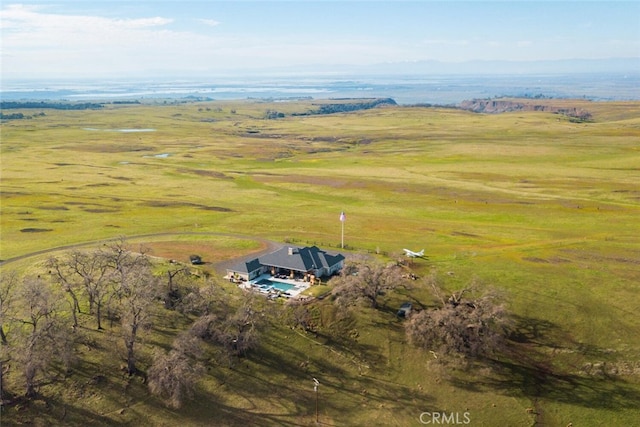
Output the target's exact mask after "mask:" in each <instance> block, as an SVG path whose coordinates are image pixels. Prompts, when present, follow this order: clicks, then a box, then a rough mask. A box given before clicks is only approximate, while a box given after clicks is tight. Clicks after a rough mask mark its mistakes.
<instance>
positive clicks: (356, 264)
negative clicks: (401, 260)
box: [333, 259, 405, 308]
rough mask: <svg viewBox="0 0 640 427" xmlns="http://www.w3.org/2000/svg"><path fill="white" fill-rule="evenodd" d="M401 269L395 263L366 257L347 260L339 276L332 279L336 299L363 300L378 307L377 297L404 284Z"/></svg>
mask: <svg viewBox="0 0 640 427" xmlns="http://www.w3.org/2000/svg"><path fill="white" fill-rule="evenodd" d="M402 273H403V270H402V268H401V267H399V266H398V265H397V264H388V265H384V264H380V263H377V262H375V261H369V260H366V259H354V260H350V261H347V263H345V266H344V268H343V269H342V271H341V273H340V276H338V277H337V278H336V279H333V280H334V281H335V282H334V283H335V288H334V290H333V293H334V295H336V300H337V301H338V302H341V303H345V304H353V303H355V302H359V301H364V302H365V303H366V304H367V305H369V306H370V307H372V308H378V298H379V297H380V296H381V295H383V294H384V293H386V292H388V291H390V290H392V289H395V288H397V287H399V286H403V285H405V279H404V278H403V277H402V276H403V274H402Z"/></svg>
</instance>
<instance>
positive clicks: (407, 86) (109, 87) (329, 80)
mask: <svg viewBox="0 0 640 427" xmlns="http://www.w3.org/2000/svg"><path fill="white" fill-rule="evenodd" d="M501 96H509V97H522V96H526V97H549V98H586V99H591V100H595V101H605V100H640V72H639V73H637V74H603V73H601V74H573V75H558V74H556V75H482V76H477V77H474V76H462V75H453V76H445V75H442V76H426V77H425V76H418V75H412V76H376V77H371V76H368V77H357V76H343V77H336V76H332V77H326V76H321V77H308V76H307V77H301V78H297V77H294V76H291V77H286V78H285V77H279V78H261V79H258V78H255V77H251V78H246V79H239V78H238V79H229V78H226V79H216V78H211V79H210V80H205V79H200V80H173V81H168V80H167V81H109V82H106V81H97V80H96V81H89V80H87V81H82V82H77V81H76V82H63V81H50V82H47V81H22V82H21V81H13V82H2V87H1V90H0V97H1V99H2V100H4V101H16V100H29V101H33V100H76V101H107V102H113V101H132V100H153V99H155V100H158V99H184V98H187V99H188V98H200V99H212V100H233V99H248V98H257V99H271V100H289V99H295V98H303V97H304V98H314V99H328V98H372V97H375V98H393V99H394V100H395V101H396V102H398V103H399V104H405V105H406V104H440V105H455V104H457V103H460V102H462V101H464V100H468V99H476V98H494V97H501Z"/></svg>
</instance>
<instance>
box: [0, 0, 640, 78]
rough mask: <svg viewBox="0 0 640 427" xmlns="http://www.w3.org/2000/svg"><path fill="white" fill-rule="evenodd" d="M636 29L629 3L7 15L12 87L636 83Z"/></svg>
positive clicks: (65, 8)
mask: <svg viewBox="0 0 640 427" xmlns="http://www.w3.org/2000/svg"><path fill="white" fill-rule="evenodd" d="M638 16H640V3H638V2H623V1H606V2H602V1H581V2H578V1H564V2H558V1H543V2H530V1H513V2H504V1H498V2H488V1H446V2H442V1H429V0H426V1H420V2H416V1H402V0H400V1H398V0H396V1H359V0H352V1H333V0H323V1H307V0H301V1H269V0H266V1H216V0H213V1H190V0H186V1H179V2H178V1H162V0H148V1H144V2H135V1H131V0H113V1H106V0H98V1H94V2H79V1H73V0H31V1H29V0H27V1H25V2H24V3H13V2H10V3H8V2H5V3H4V4H3V5H2V7H1V9H0V22H1V29H2V51H1V57H2V58H1V59H2V80H3V82H6V81H15V80H22V81H24V80H43V79H48V80H59V79H69V80H72V79H79V80H86V79H103V80H107V79H112V80H127V79H145V78H154V79H175V78H184V79H190V78H202V77H203V76H241V75H243V76H260V75H265V76H269V75H275V74H280V75H284V74H287V73H289V74H291V75H293V74H297V75H301V74H304V75H308V74H314V73H315V74H325V75H336V74H353V75H360V74H367V73H376V72H377V73H380V74H394V73H395V74H418V73H427V74H434V73H463V74H464V73H474V72H475V73H480V74H486V73H493V74H499V73H511V72H513V73H523V72H524V73H527V72H529V73H531V72H542V73H544V72H560V73H563V72H591V71H598V69H596V70H593V69H592V65H593V64H596V63H598V64H604V63H607V62H609V63H613V62H616V61H617V62H618V66H619V65H620V64H624V63H626V64H627V65H624V67H623V68H625V69H626V70H627V71H631V72H632V71H634V70H635V71H639V70H640V66H638V60H639V59H640V30H639V29H638V19H637V17H638ZM594 61H595V62H594ZM612 61H613V62H612ZM570 63H573V64H574V66H572V67H568V68H567V67H566V65H567V64H570ZM505 64H506V65H507V69H506V70H505V69H504V68H505ZM514 64H516V65H518V67H519V69H517V68H518V67H515V68H514V67H511V66H510V65H514ZM539 64H546V65H549V66H550V65H553V64H555V66H556V69H555V71H554V69H553V67H546V68H545V67H543V68H542V69H537V68H536V67H537V66H538V65H539ZM580 64H581V65H580ZM470 65H472V67H471V69H468V70H465V69H464V68H465V67H467V66H470ZM529 67H531V68H533V69H531V70H530V69H528V68H529ZM434 68H435V71H434V70H433V69H434ZM613 68H615V67H613ZM618 68H620V67H618ZM600 71H607V72H611V71H615V69H608V70H600Z"/></svg>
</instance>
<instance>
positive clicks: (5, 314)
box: [0, 271, 18, 345]
mask: <svg viewBox="0 0 640 427" xmlns="http://www.w3.org/2000/svg"><path fill="white" fill-rule="evenodd" d="M17 283H18V274H17V273H16V272H15V271H9V272H6V273H4V274H2V275H0V339H1V340H2V344H4V345H6V344H7V335H6V332H5V330H4V324H5V322H6V321H7V320H8V318H9V317H10V313H11V310H12V308H13V302H14V299H15V290H16V285H17Z"/></svg>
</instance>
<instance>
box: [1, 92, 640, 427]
mask: <svg viewBox="0 0 640 427" xmlns="http://www.w3.org/2000/svg"><path fill="white" fill-rule="evenodd" d="M313 102H315V101H299V102H290V103H267V102H260V101H245V102H240V101H239V102H209V103H195V102H194V103H183V104H168V105H151V104H149V105H144V104H143V105H108V106H107V107H106V108H105V109H103V110H87V111H56V110H46V111H45V113H46V116H43V117H37V118H34V119H30V120H16V121H8V122H5V123H2V129H1V130H2V146H1V155H2V157H1V161H2V163H1V172H2V176H1V178H2V183H1V190H2V194H1V195H2V198H1V203H2V205H1V213H2V217H1V227H2V228H1V248H0V258H1V259H2V260H5V262H4V263H3V265H2V269H3V271H5V270H9V269H19V270H29V271H32V270H36V269H37V266H38V265H39V263H40V262H41V261H42V260H43V259H45V257H46V254H40V251H46V250H48V249H51V248H61V247H68V246H70V245H76V244H84V243H97V242H101V241H103V240H105V239H110V238H115V237H118V236H131V238H132V239H133V240H134V241H141V242H145V243H149V244H150V246H151V247H152V249H153V250H154V251H155V252H156V254H157V255H158V256H162V257H170V256H172V257H176V258H182V259H183V260H184V259H185V256H186V257H188V255H189V253H187V251H189V250H194V251H196V250H197V251H199V252H201V253H204V254H206V256H207V257H208V258H209V259H210V260H211V261H212V262H217V261H223V260H227V259H231V258H234V257H237V256H240V255H242V254H246V253H250V252H252V251H256V250H258V249H260V248H261V244H260V241H258V240H251V239H246V238H241V237H250V238H252V237H255V238H262V239H271V240H276V241H285V240H287V241H293V242H295V243H299V244H307V243H309V244H317V245H319V246H322V247H325V248H327V249H332V248H333V249H335V248H337V247H338V246H339V244H340V222H339V220H338V217H339V214H340V212H341V211H345V213H346V215H347V221H346V223H345V243H346V244H347V247H348V250H349V251H350V252H359V251H367V252H370V253H380V254H381V257H383V258H384V257H385V256H386V257H396V256H399V254H400V253H401V252H402V248H411V249H414V250H420V249H422V248H425V253H426V254H427V255H428V260H417V261H415V262H414V263H413V266H412V268H413V269H414V270H415V271H416V273H417V274H418V275H420V276H423V275H427V274H429V272H430V271H432V270H435V271H436V272H437V274H438V277H439V278H440V280H441V281H442V283H443V286H444V287H445V288H447V289H451V290H453V289H458V288H460V287H462V286H464V285H466V284H467V283H469V282H470V281H471V280H478V281H479V282H480V283H481V284H483V286H487V287H493V288H497V289H499V290H501V291H502V292H503V295H504V298H505V301H506V303H507V304H508V306H509V308H510V310H511V311H512V312H513V313H514V315H515V316H516V318H517V319H518V325H519V326H520V327H521V328H522V334H523V336H526V337H527V339H526V340H525V341H523V342H522V343H521V348H522V354H521V355H519V357H520V358H521V359H522V360H525V362H523V363H522V364H517V363H514V362H513V360H502V361H496V362H495V366H494V368H495V369H488V368H487V367H486V366H484V365H483V366H478V367H476V368H477V369H475V368H471V369H468V370H462V369H447V368H445V367H443V366H441V365H440V364H437V363H435V361H434V360H433V357H432V355H430V354H429V353H427V352H424V351H420V350H418V349H415V348H412V347H411V346H409V345H408V344H407V343H406V340H405V337H404V333H403V329H402V327H401V324H400V323H399V322H398V321H397V320H396V318H395V316H394V313H395V308H397V306H398V305H399V304H400V303H401V302H402V301H403V300H406V299H407V298H411V299H413V300H415V301H419V302H421V303H422V304H424V305H429V304H431V303H432V299H431V296H430V293H429V290H428V289H423V288H420V287H419V286H417V287H416V288H414V289H413V290H410V291H408V294H404V295H403V294H391V295H387V296H385V297H384V299H383V309H382V310H380V311H371V310H365V311H363V312H362V313H361V315H360V316H359V317H358V319H357V324H355V325H353V328H354V330H357V331H358V338H357V340H356V341H357V342H355V343H354V344H353V346H350V347H349V346H332V345H329V344H327V343H325V342H322V340H316V339H315V338H313V337H311V336H303V335H301V334H298V333H296V332H295V331H292V330H290V329H288V328H286V327H285V326H282V325H273V326H272V327H271V328H270V329H269V331H268V332H267V335H266V336H265V337H264V341H263V344H262V346H261V348H260V349H259V351H257V352H256V353H254V354H253V355H251V356H250V357H249V358H247V359H246V360H243V361H242V362H241V363H239V364H238V365H236V366H234V367H233V368H228V367H220V366H212V367H211V368H210V370H209V371H208V372H207V375H206V376H205V378H204V379H203V381H202V382H201V385H200V388H199V390H198V393H197V398H196V400H195V401H193V402H190V403H189V404H188V405H186V406H185V407H183V408H182V409H180V410H176V411H174V410H169V409H167V408H165V407H164V406H163V405H162V404H161V402H160V401H159V400H156V399H155V398H149V397H148V393H147V392H146V390H144V387H145V386H144V385H142V384H136V383H133V384H132V385H129V386H128V387H125V383H126V381H125V379H123V378H121V377H120V376H119V375H118V372H117V365H118V363H119V361H118V360H111V359H109V357H108V356H107V355H106V353H105V352H104V351H97V352H93V353H91V354H89V352H88V351H83V352H82V353H81V355H80V360H81V364H80V366H79V367H78V371H77V373H76V374H74V375H73V376H72V377H71V378H69V379H67V380H66V381H65V384H66V385H64V386H62V385H56V383H55V381H52V383H51V384H48V385H46V386H43V387H42V389H41V392H42V393H43V395H49V396H50V400H49V401H48V402H47V404H46V405H45V404H44V403H42V402H35V403H33V404H32V405H31V406H30V407H28V408H22V409H20V408H15V407H9V408H5V410H4V412H3V413H2V423H3V424H2V425H11V423H18V422H27V421H31V422H32V423H33V424H35V425H51V424H66V425H88V424H91V425H111V424H140V423H145V424H146V423H150V424H154V425H167V426H168V425H178V424H179V425H217V424H219V425H314V424H315V412H314V411H315V406H314V405H315V401H314V397H315V396H314V394H313V383H312V381H311V377H313V376H316V377H318V378H319V379H320V381H321V388H320V398H319V400H320V402H319V403H320V421H321V422H322V423H323V424H324V425H336V426H338V425H385V426H387V425H398V426H408V425H421V424H420V419H419V418H420V414H421V413H423V412H436V411H444V412H460V413H464V412H468V413H469V414H470V419H471V423H470V425H473V426H494V425H504V426H522V425H534V424H535V423H536V422H537V423H539V424H540V425H549V426H556V425H558V426H565V425H567V424H569V423H570V422H571V423H573V425H575V426H591V425H612V426H614V425H621V426H622V425H633V424H634V421H637V420H638V419H640V409H638V403H637V402H638V401H640V356H638V355H639V354H640V320H639V317H638V316H637V308H638V303H639V302H640V299H639V298H638V291H639V290H640V239H639V238H638V236H640V221H639V220H638V218H640V103H637V102H615V103H614V102H610V103H609V102H607V103H604V102H603V103H592V102H588V101H570V100H562V101H560V100H543V101H537V102H549V103H554V102H555V103H558V104H563V105H571V106H577V107H580V108H583V109H586V110H588V111H590V112H591V113H592V115H593V121H592V122H585V123H573V122H571V121H570V120H568V118H566V117H564V116H561V115H556V114H551V113H543V112H517V113H504V114H499V115H480V114H473V113H469V112H464V111H460V110H453V109H437V108H409V107H385V108H378V109H373V110H368V111H361V112H356V113H347V114H333V115H325V116H300V117H292V116H287V117H285V118H282V119H277V120H266V119H264V116H265V112H266V111H267V110H277V111H282V112H284V113H286V114H289V113H293V112H304V111H307V110H308V109H310V108H311V107H312V105H311V104H312V103H313ZM25 113H29V112H25ZM31 113H33V112H31ZM122 129H144V130H148V131H145V132H121V131H118V130H122ZM151 130H152V131H151ZM165 233H173V234H171V235H168V234H165ZM150 235H155V237H151V236H150ZM135 236H147V237H135ZM31 254H33V255H31ZM152 254H153V253H152ZM30 255H31V256H30ZM218 273H223V272H218ZM228 291H229V292H230V293H236V292H238V291H237V290H236V289H234V288H231V287H229V288H228ZM180 322H181V320H180V319H179V318H173V317H172V315H170V314H166V315H163V316H162V317H161V318H159V321H158V323H157V326H156V329H155V331H154V333H153V334H152V335H151V337H150V338H148V341H145V343H144V344H143V346H144V348H145V352H146V353H145V354H146V357H148V356H149V355H150V353H151V351H152V347H153V345H152V344H153V343H154V342H158V343H164V345H167V343H168V342H170V337H172V336H174V335H175V334H176V333H177V332H178V331H179V330H180V328H181V326H184V325H182V324H181V323H180ZM86 333H87V334H88V335H89V336H92V337H93V339H94V340H96V341H100V339H101V338H100V336H99V333H98V332H96V331H91V330H89V329H87V332H86ZM103 335H108V333H106V334H103ZM107 347H108V345H107V344H106V343H105V344H102V347H101V348H102V349H106V348H107ZM142 363H143V364H144V358H143V362H142ZM588 364H591V365H588ZM593 364H603V365H598V366H604V367H605V368H604V369H603V370H602V371H598V372H594V370H592V369H586V368H585V366H592V365H593ZM98 367H100V368H98ZM110 368H113V369H110ZM96 370H98V371H99V372H100V373H101V374H103V375H105V376H107V377H108V384H107V385H99V384H98V385H91V384H90V379H91V378H92V377H93V376H94V375H96ZM112 371H113V372H112ZM69 384H71V386H69ZM11 386H12V387H13V386H15V385H14V384H11ZM16 387H17V386H16ZM41 403H42V404H41ZM531 408H533V410H530V411H527V409H531ZM5 423H7V424H5Z"/></svg>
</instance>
